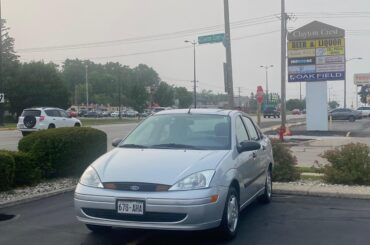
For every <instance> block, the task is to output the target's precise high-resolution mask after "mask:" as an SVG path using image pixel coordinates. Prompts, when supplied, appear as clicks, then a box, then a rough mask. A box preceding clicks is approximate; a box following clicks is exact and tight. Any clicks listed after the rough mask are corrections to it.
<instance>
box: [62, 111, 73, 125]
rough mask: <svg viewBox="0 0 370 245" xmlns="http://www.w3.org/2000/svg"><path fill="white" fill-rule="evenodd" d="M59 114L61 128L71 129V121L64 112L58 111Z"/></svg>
mask: <svg viewBox="0 0 370 245" xmlns="http://www.w3.org/2000/svg"><path fill="white" fill-rule="evenodd" d="M59 114H60V116H61V123H62V127H73V126H74V122H73V120H72V119H71V118H70V117H69V116H68V114H67V112H66V111H64V110H59Z"/></svg>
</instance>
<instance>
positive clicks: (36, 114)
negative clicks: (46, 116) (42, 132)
mask: <svg viewBox="0 0 370 245" xmlns="http://www.w3.org/2000/svg"><path fill="white" fill-rule="evenodd" d="M40 115H41V111H40V110H24V111H23V113H22V117H26V116H34V117H39V116H40Z"/></svg>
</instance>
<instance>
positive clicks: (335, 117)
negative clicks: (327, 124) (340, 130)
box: [331, 109, 341, 120]
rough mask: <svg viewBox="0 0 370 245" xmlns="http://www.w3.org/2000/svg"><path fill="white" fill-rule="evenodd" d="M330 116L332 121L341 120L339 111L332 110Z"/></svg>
mask: <svg viewBox="0 0 370 245" xmlns="http://www.w3.org/2000/svg"><path fill="white" fill-rule="evenodd" d="M331 116H332V118H333V120H338V119H341V110H340V109H336V110H333V111H332V112H331Z"/></svg>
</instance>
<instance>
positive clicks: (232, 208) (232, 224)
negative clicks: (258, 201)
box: [219, 186, 239, 240]
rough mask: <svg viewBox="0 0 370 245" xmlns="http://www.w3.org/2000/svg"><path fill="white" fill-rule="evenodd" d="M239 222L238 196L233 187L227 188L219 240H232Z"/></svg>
mask: <svg viewBox="0 0 370 245" xmlns="http://www.w3.org/2000/svg"><path fill="white" fill-rule="evenodd" d="M238 222H239V194H238V192H237V191H236V189H235V187H233V186H231V187H230V188H229V193H228V194H227V199H226V203H225V208H224V212H223V216H222V221H221V225H220V227H219V231H220V235H221V238H223V239H225V240H231V239H233V238H234V237H235V236H236V234H237V231H238Z"/></svg>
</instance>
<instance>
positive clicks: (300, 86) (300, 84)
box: [299, 82, 302, 101]
mask: <svg viewBox="0 0 370 245" xmlns="http://www.w3.org/2000/svg"><path fill="white" fill-rule="evenodd" d="M299 100H300V101H302V82H299Z"/></svg>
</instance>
